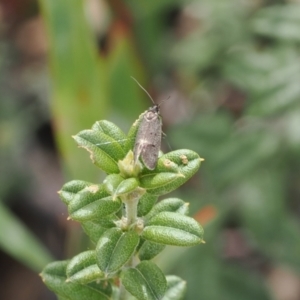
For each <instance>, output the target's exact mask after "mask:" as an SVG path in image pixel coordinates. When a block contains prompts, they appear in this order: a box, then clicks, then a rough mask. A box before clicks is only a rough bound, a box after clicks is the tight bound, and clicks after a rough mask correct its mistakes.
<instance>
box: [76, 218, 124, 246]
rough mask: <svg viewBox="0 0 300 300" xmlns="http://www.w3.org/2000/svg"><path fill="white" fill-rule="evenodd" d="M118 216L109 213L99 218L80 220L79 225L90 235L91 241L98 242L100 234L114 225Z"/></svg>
mask: <svg viewBox="0 0 300 300" xmlns="http://www.w3.org/2000/svg"><path fill="white" fill-rule="evenodd" d="M118 221H119V218H118V217H117V216H116V215H109V216H107V217H102V218H101V219H95V220H92V221H81V226H82V228H83V230H84V232H85V233H86V234H87V235H88V236H89V237H90V239H91V240H92V242H94V243H95V244H97V243H98V240H99V238H100V236H101V235H102V234H103V233H104V232H105V231H106V230H107V229H109V228H113V227H116V223H115V222H118Z"/></svg>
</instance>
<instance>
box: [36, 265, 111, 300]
mask: <svg viewBox="0 0 300 300" xmlns="http://www.w3.org/2000/svg"><path fill="white" fill-rule="evenodd" d="M68 263H69V261H67V260H65V261H56V262H53V263H50V264H49V265H47V266H46V267H45V268H44V270H43V272H42V273H41V277H42V279H43V282H44V283H45V284H46V285H47V286H48V288H49V289H50V290H52V291H53V292H54V293H56V294H57V295H59V297H61V298H66V299H70V300H83V299H89V300H109V299H110V296H111V294H112V288H111V285H110V283H109V282H107V281H100V282H99V283H95V282H92V283H89V284H86V285H81V284H77V283H72V282H66V280H67V276H66V268H67V265H68Z"/></svg>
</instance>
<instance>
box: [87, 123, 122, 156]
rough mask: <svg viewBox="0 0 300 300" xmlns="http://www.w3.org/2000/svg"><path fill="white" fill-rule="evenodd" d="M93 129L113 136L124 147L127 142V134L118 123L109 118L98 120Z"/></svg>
mask: <svg viewBox="0 0 300 300" xmlns="http://www.w3.org/2000/svg"><path fill="white" fill-rule="evenodd" d="M92 130H95V131H100V132H103V133H105V134H106V135H108V136H110V137H112V138H113V139H114V140H115V141H117V142H118V143H119V144H120V145H121V147H122V148H123V146H124V145H125V144H126V142H127V136H126V134H125V133H124V132H123V131H122V130H121V129H120V128H119V127H118V126H117V125H115V124H114V123H112V122H110V121H107V120H101V121H97V122H96V123H95V124H94V125H93V126H92ZM125 152H127V151H125Z"/></svg>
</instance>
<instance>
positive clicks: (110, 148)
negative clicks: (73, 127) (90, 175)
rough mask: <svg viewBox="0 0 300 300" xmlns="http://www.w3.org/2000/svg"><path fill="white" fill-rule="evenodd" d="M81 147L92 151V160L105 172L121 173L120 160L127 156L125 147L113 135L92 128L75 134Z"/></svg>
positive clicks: (75, 138)
mask: <svg viewBox="0 0 300 300" xmlns="http://www.w3.org/2000/svg"><path fill="white" fill-rule="evenodd" d="M73 138H74V140H75V141H76V143H77V144H78V146H79V147H80V148H84V149H86V150H87V151H88V152H89V153H90V157H91V160H92V162H93V163H94V164H95V165H96V166H98V167H99V168H100V169H102V170H103V171H104V172H106V173H108V174H110V173H119V168H118V160H120V159H122V158H123V157H124V156H125V154H126V153H125V152H124V149H123V148H122V146H121V145H120V144H119V142H118V141H116V140H115V139H114V138H113V137H111V136H109V135H107V134H105V133H103V132H101V131H95V130H92V129H89V130H83V131H80V132H79V133H78V134H77V135H75V136H73Z"/></svg>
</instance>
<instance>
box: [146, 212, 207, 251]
mask: <svg viewBox="0 0 300 300" xmlns="http://www.w3.org/2000/svg"><path fill="white" fill-rule="evenodd" d="M142 237H143V238H144V239H146V240H149V241H152V242H155V243H160V244H164V245H173V246H195V245H197V244H200V243H201V242H203V228H202V227H201V225H200V224H199V223H198V222H197V221H196V220H194V219H193V218H191V217H187V216H185V215H182V214H179V213H174V212H161V213H159V214H158V215H156V216H154V217H153V218H152V219H150V221H149V222H148V223H147V224H146V226H145V228H144V230H143V233H142Z"/></svg>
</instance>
